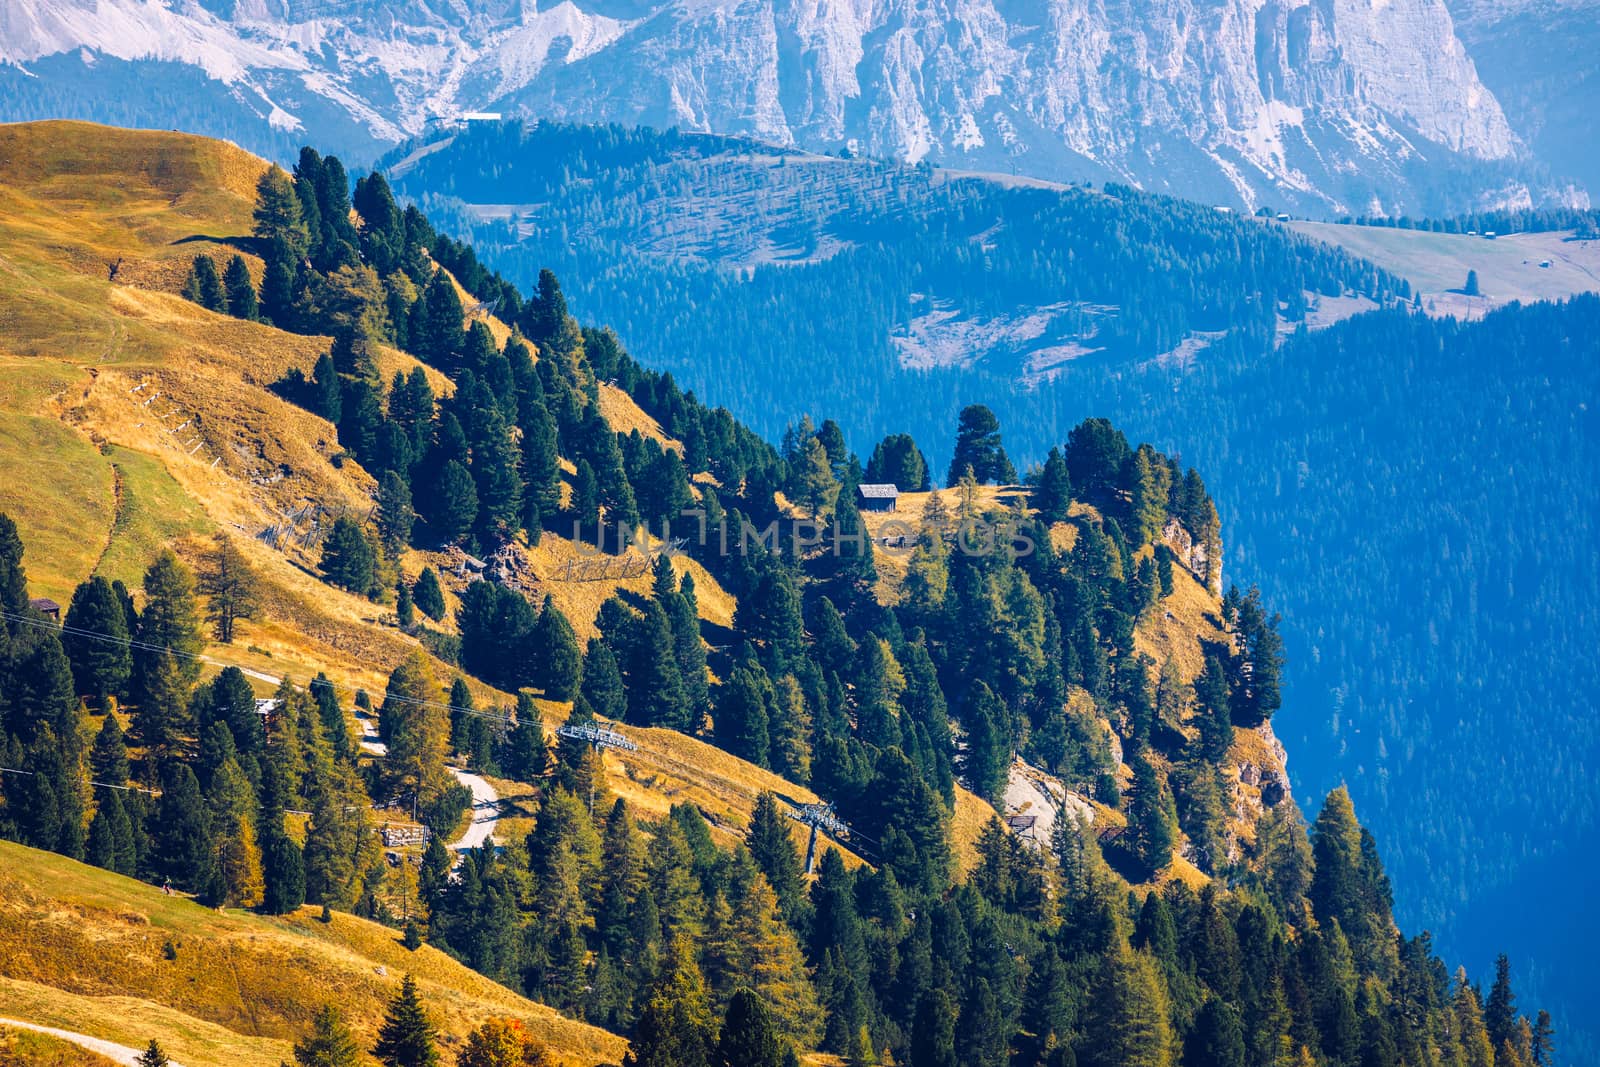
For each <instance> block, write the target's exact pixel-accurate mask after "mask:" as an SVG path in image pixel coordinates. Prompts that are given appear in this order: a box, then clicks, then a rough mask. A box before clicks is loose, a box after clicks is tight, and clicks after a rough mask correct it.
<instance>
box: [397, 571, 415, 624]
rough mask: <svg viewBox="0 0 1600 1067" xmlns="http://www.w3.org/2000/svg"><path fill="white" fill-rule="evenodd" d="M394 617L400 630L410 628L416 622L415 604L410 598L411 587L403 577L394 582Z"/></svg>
mask: <svg viewBox="0 0 1600 1067" xmlns="http://www.w3.org/2000/svg"><path fill="white" fill-rule="evenodd" d="M394 617H395V621H396V622H398V623H399V624H400V629H402V630H410V629H411V628H412V627H413V626H415V625H416V624H417V605H416V603H415V602H414V601H413V600H412V599H411V587H410V586H409V585H407V584H406V580H405V579H404V578H401V579H400V580H399V581H398V582H396V583H395V584H394Z"/></svg>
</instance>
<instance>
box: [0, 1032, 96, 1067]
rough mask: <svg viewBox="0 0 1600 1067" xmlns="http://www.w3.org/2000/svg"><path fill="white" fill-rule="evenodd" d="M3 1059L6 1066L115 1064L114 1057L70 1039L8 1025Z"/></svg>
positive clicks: (0, 1037)
mask: <svg viewBox="0 0 1600 1067" xmlns="http://www.w3.org/2000/svg"><path fill="white" fill-rule="evenodd" d="M0 1063H3V1064H5V1065H6V1067H115V1064H114V1061H112V1060H108V1059H106V1058H105V1057H104V1056H101V1055H100V1054H98V1053H95V1052H90V1051H89V1050H88V1049H85V1048H80V1047H79V1046H77V1045H74V1044H73V1043H72V1042H70V1041H66V1040H63V1039H62V1038H59V1037H52V1036H50V1035H49V1034H40V1033H35V1032H33V1031H31V1030H24V1029H21V1028H20V1027H9V1026H0Z"/></svg>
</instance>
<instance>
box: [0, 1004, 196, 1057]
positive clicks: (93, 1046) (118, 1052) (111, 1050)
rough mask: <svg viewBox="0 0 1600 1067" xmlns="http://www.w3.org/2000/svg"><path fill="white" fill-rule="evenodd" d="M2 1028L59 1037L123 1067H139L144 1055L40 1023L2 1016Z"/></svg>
mask: <svg viewBox="0 0 1600 1067" xmlns="http://www.w3.org/2000/svg"><path fill="white" fill-rule="evenodd" d="M0 1026H10V1027H14V1028H15V1029H18V1030H32V1031H33V1032H34V1033H36V1034H48V1035H49V1036H51V1037H59V1038H60V1039H61V1040H63V1041H70V1042H72V1043H73V1044H74V1045H77V1046H78V1047H79V1048H86V1049H88V1050H89V1051H90V1052H94V1053H98V1054H99V1055H101V1056H104V1057H105V1058H106V1059H108V1060H111V1061H113V1062H115V1063H120V1064H122V1065H123V1067H138V1063H139V1057H140V1056H142V1055H144V1050H143V1049H136V1048H129V1047H128V1046H127V1045H119V1044H117V1043H116V1042H115V1041H107V1040H105V1039H104V1038H100V1037H90V1036H89V1035H88V1034H79V1033H74V1032H73V1031H71V1030H58V1029H56V1028H55V1027H53V1026H40V1025H39V1024H38V1023H25V1022H23V1021H22V1020H21V1019H7V1018H5V1017H3V1016H0ZM167 1062H168V1064H170V1065H171V1067H183V1065H182V1064H181V1063H179V1062H178V1061H177V1060H168V1061H167Z"/></svg>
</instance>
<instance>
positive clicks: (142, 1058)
mask: <svg viewBox="0 0 1600 1067" xmlns="http://www.w3.org/2000/svg"><path fill="white" fill-rule="evenodd" d="M171 1062H172V1061H171V1060H169V1059H167V1054H166V1052H165V1051H164V1050H163V1049H162V1048H161V1045H160V1044H159V1043H157V1042H156V1041H155V1040H154V1039H152V1040H151V1042H150V1044H148V1045H146V1046H145V1049H144V1051H143V1052H141V1053H139V1058H138V1059H136V1060H134V1063H135V1065H136V1067H167V1065H168V1064H169V1063H171Z"/></svg>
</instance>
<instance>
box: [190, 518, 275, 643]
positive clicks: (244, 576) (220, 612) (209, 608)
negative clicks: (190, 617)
mask: <svg viewBox="0 0 1600 1067" xmlns="http://www.w3.org/2000/svg"><path fill="white" fill-rule="evenodd" d="M197 588H198V591H199V592H200V594H201V595H202V596H204V597H205V598H206V618H207V619H208V620H210V622H211V628H212V634H213V636H215V637H216V639H217V640H218V641H219V642H221V643H222V644H225V645H227V644H232V643H233V634H234V624H235V623H237V622H238V621H239V620H240V619H253V618H255V616H256V613H257V611H259V610H260V604H261V597H260V582H259V581H258V580H257V578H256V575H255V572H254V571H253V570H251V569H250V565H249V564H248V563H247V562H245V559H244V556H243V555H242V554H241V553H240V552H239V549H238V547H237V546H236V545H234V543H233V541H232V539H230V538H229V537H228V535H226V534H220V533H219V534H217V535H216V537H215V538H214V539H213V540H212V546H211V552H210V553H209V554H208V555H207V556H206V558H205V560H204V562H203V563H202V565H201V569H200V575H199V581H198V583H197Z"/></svg>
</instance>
